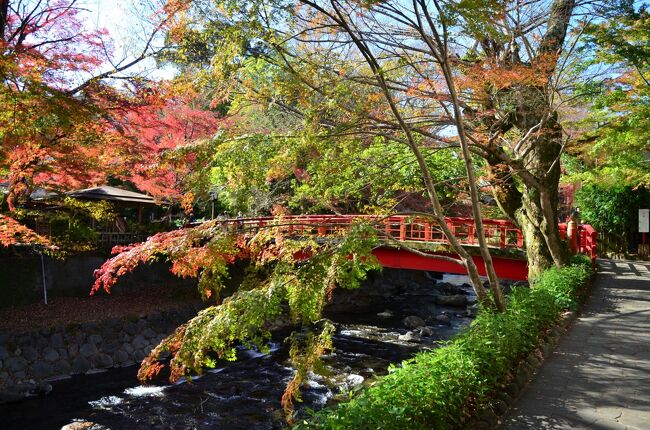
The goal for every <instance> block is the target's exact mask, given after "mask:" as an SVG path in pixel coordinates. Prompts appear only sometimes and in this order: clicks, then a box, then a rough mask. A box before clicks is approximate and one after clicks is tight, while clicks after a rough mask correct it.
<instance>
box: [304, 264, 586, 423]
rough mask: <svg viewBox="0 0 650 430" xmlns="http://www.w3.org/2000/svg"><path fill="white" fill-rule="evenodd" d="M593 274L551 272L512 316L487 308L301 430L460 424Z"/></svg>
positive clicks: (570, 269) (513, 297)
mask: <svg viewBox="0 0 650 430" xmlns="http://www.w3.org/2000/svg"><path fill="white" fill-rule="evenodd" d="M590 273H591V268H590V266H589V262H588V261H585V260H577V261H575V262H574V263H573V264H572V265H570V266H567V267H563V268H561V269H556V268H553V269H549V270H548V271H546V272H545V273H544V274H543V275H542V276H541V277H540V278H539V279H538V280H537V281H536V282H535V283H534V285H532V287H531V288H526V287H518V288H515V289H514V290H513V291H512V293H511V294H510V296H509V298H508V310H507V311H506V312H505V313H492V312H488V311H485V310H483V311H481V312H480V313H479V315H478V316H477V318H476V320H474V322H473V323H472V324H471V326H470V328H469V329H468V330H466V331H464V332H463V333H461V334H459V335H458V336H456V338H455V339H454V340H453V341H451V342H450V343H448V344H447V345H446V346H444V347H442V348H438V349H436V350H434V351H430V352H423V353H420V354H418V355H416V356H415V357H414V358H412V359H410V360H407V361H405V362H403V363H402V366H401V367H398V368H393V369H391V372H390V373H389V375H387V376H385V377H383V378H381V379H378V380H377V381H376V382H375V383H374V384H373V385H372V386H371V387H369V388H367V389H366V390H365V391H363V392H361V393H360V394H359V395H357V396H355V397H352V398H351V399H350V400H349V401H347V402H342V403H339V404H338V405H336V406H334V407H332V408H328V409H325V410H322V411H320V412H318V413H316V414H315V415H314V416H313V417H311V419H310V420H308V421H305V422H303V423H300V424H299V425H298V427H299V428H322V429H424V428H426V429H453V428H459V427H461V426H462V423H463V422H464V421H465V420H466V418H467V417H468V416H469V415H470V414H471V412H472V411H475V410H477V408H480V407H481V406H482V405H484V404H485V403H486V402H487V401H488V400H489V399H490V398H491V396H493V395H494V393H495V392H496V391H497V390H498V389H499V387H500V384H502V383H503V381H504V380H505V379H506V377H507V375H508V372H509V371H510V369H511V368H512V367H514V366H515V365H516V364H517V363H518V361H519V360H521V359H522V358H523V357H524V356H525V355H526V354H528V353H529V352H530V351H531V350H533V349H534V348H535V347H536V346H537V345H538V344H539V340H540V335H541V334H542V333H543V331H544V329H546V328H548V327H550V326H551V325H553V324H554V323H555V322H557V320H558V318H559V316H560V313H561V311H562V310H563V309H573V308H575V307H576V305H577V292H578V291H579V290H580V288H581V287H582V286H583V285H584V284H585V282H586V281H587V280H588V278H589V276H590Z"/></svg>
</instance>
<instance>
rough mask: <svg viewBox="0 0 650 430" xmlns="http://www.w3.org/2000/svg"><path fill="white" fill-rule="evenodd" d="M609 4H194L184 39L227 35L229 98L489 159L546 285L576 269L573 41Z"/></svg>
mask: <svg viewBox="0 0 650 430" xmlns="http://www.w3.org/2000/svg"><path fill="white" fill-rule="evenodd" d="M598 3H599V2H586V3H584V4H582V3H579V2H576V1H575V0H554V1H545V0H544V1H543V0H538V1H532V2H519V1H468V2H454V1H432V2H426V1H419V0H416V1H413V2H407V3H403V2H391V1H388V2H358V1H329V2H325V3H323V2H311V1H295V2H283V1H249V2H244V3H241V2H239V3H237V2H229V1H217V2H194V3H193V7H188V8H187V9H186V10H185V11H184V12H183V19H182V20H180V21H179V22H180V23H181V25H179V26H178V27H176V31H175V32H174V37H175V38H176V39H175V40H176V41H177V42H178V46H179V47H180V48H181V51H182V50H184V49H187V42H186V40H187V39H186V38H185V36H184V35H185V34H189V35H191V39H190V40H196V39H197V34H202V35H203V37H202V38H201V40H202V41H204V42H205V41H208V44H209V41H212V40H218V46H219V47H221V48H223V49H220V50H216V49H214V46H213V49H212V50H210V49H208V50H206V51H204V52H206V54H207V55H208V56H210V55H211V53H213V55H212V57H211V58H212V62H211V63H210V66H209V67H208V68H207V69H209V70H210V71H211V73H212V75H213V76H216V77H217V79H218V82H217V81H211V85H212V86H211V88H212V89H213V93H214V94H215V95H216V96H221V97H231V98H232V97H235V98H237V97H242V93H243V94H244V96H245V97H246V98H247V99H248V100H249V101H250V100H257V101H258V102H259V103H260V104H268V103H272V104H275V105H277V106H281V107H282V108H284V109H286V111H287V112H292V113H294V114H296V115H302V116H303V118H304V119H305V121H308V122H310V123H312V124H318V125H319V126H320V129H321V130H323V131H328V132H329V133H331V134H333V135H336V134H337V133H341V132H342V130H344V131H345V133H347V134H350V133H356V134H357V135H365V136H369V135H375V136H377V135H379V136H382V137H383V138H385V139H390V140H394V141H399V142H402V143H404V144H407V145H411V146H412V143H411V142H415V143H417V145H418V146H419V147H421V148H427V147H440V146H456V147H458V148H460V149H461V152H463V153H465V155H468V153H467V151H471V152H472V153H474V154H476V155H479V156H481V157H483V158H484V159H485V160H486V161H487V162H488V165H489V169H490V179H491V182H492V186H493V189H494V190H495V197H496V198H497V201H498V202H499V204H500V206H501V208H502V210H503V211H504V213H505V214H506V215H507V216H509V217H511V218H512V219H513V220H515V221H516V222H517V223H518V224H519V225H520V227H521V228H522V230H523V232H524V236H525V241H526V245H527V251H528V259H529V267H530V274H531V277H534V276H535V275H536V274H538V273H539V272H540V271H541V270H542V269H543V268H545V267H548V266H549V265H552V264H555V265H561V264H563V263H564V262H565V261H566V253H565V247H564V245H563V243H562V241H561V240H560V236H559V232H558V228H557V221H558V220H557V188H558V181H559V176H560V155H561V154H562V152H563V151H564V149H565V146H566V136H565V135H564V134H563V130H562V127H561V125H560V120H559V114H558V107H559V106H560V105H561V104H560V103H559V97H558V95H559V93H560V92H561V91H560V90H561V88H560V87H559V85H560V82H561V78H562V72H563V71H564V68H565V65H566V64H567V59H566V58H567V56H569V55H571V54H572V53H573V52H574V51H573V50H572V45H571V43H572V42H573V40H569V39H570V38H569V37H568V36H567V35H568V34H569V30H570V28H571V25H572V23H573V22H574V20H573V16H574V13H575V11H576V10H580V12H581V14H582V15H583V16H586V17H587V19H590V17H593V16H595V14H596V12H597V7H598V6H599V4H598ZM603 3H606V2H603ZM206 5H208V6H206ZM217 6H220V7H217ZM205 21H209V22H210V23H213V26H212V27H210V28H209V27H207V26H206V25H204V22H205ZM215 23H216V24H215ZM215 34H220V35H222V36H223V37H222V38H215ZM247 41H255V43H249V42H247ZM192 46H193V47H194V48H196V45H192ZM250 58H255V60H256V61H257V60H259V59H262V60H263V61H266V62H267V63H268V64H270V65H271V66H272V67H273V68H275V69H276V72H275V73H274V74H273V75H274V78H275V80H274V81H273V82H272V83H271V82H268V81H267V79H266V78H261V79H260V78H259V77H258V78H251V76H250V73H247V72H246V71H245V69H246V67H248V66H249V65H251V64H253V61H246V60H247V59H250ZM200 70H201V73H202V74H204V73H206V72H205V70H206V68H205V67H204V68H200ZM278 83H280V84H278ZM350 94H354V97H350ZM450 127H454V128H455V129H456V130H455V133H454V134H455V136H456V137H455V138H453V137H451V136H450V131H449V130H450ZM463 148H465V149H466V150H467V151H463ZM416 150H418V149H417V148H416ZM464 159H465V160H466V161H468V162H471V159H470V157H468V156H465V157H464ZM470 170H472V169H470ZM468 175H470V176H471V173H468ZM424 178H425V179H424V182H425V186H426V187H427V188H430V187H429V186H428V185H426V182H427V181H426V174H424ZM469 190H470V194H473V193H471V188H470V189H469ZM474 194H475V193H474ZM478 219H479V218H477V220H478Z"/></svg>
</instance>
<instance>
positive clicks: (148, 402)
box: [0, 270, 475, 430]
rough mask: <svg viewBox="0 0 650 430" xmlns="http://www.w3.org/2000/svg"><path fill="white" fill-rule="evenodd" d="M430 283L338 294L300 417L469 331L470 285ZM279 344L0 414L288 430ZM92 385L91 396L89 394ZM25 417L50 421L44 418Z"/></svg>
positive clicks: (380, 277) (413, 275)
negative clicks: (330, 347)
mask: <svg viewBox="0 0 650 430" xmlns="http://www.w3.org/2000/svg"><path fill="white" fill-rule="evenodd" d="M435 277H436V275H435V274H427V273H424V272H408V271H391V270H388V271H385V272H384V273H382V274H376V275H373V276H372V277H371V278H370V279H369V280H368V282H367V283H366V284H365V285H364V287H363V288H361V289H359V290H355V291H346V290H341V293H342V294H340V295H338V296H337V297H335V299H334V303H333V306H332V308H331V309H330V310H329V312H328V314H329V315H330V317H331V318H332V319H333V320H334V321H335V323H336V326H337V333H336V334H335V336H334V346H335V350H334V351H332V352H331V353H329V354H328V355H326V356H325V357H323V362H324V364H325V366H326V370H327V373H328V374H329V376H328V377H322V376H319V375H316V374H312V375H310V376H309V381H308V385H307V387H306V388H304V390H303V402H302V403H300V404H299V405H298V407H299V414H300V416H301V417H304V416H306V415H305V409H306V408H312V409H320V408H322V407H324V406H326V405H328V404H331V403H332V402H335V401H338V399H340V398H345V397H346V396H347V394H346V393H347V392H348V391H356V390H358V389H360V388H361V387H363V386H366V385H369V384H372V383H374V381H375V380H376V377H377V376H381V375H385V374H386V373H388V368H389V366H390V365H391V364H397V363H399V362H401V361H402V360H404V359H407V358H409V357H412V356H413V354H415V353H416V352H417V351H419V350H421V349H431V348H435V347H437V346H438V345H439V342H440V341H442V340H445V339H449V338H450V337H452V336H453V335H454V334H455V333H457V332H458V331H459V330H460V329H461V328H462V327H464V326H466V325H467V324H469V322H470V321H471V319H472V315H473V314H472V306H473V303H474V301H475V297H474V296H473V295H472V294H471V291H470V290H471V289H469V287H468V286H463V285H462V284H463V283H464V282H465V281H466V279H465V278H464V277H451V278H452V280H453V281H454V283H455V284H456V285H454V284H452V283H448V282H446V281H447V280H449V279H443V280H440V279H434V278H435ZM468 311H469V313H468ZM284 335H286V333H284ZM282 340H283V333H278V336H277V337H276V339H274V342H275V343H274V344H273V345H272V347H271V351H270V353H269V354H261V353H259V352H257V351H251V350H246V349H243V348H242V349H239V356H240V357H239V358H240V359H241V361H238V362H235V363H228V362H223V363H217V368H216V369H213V370H207V371H206V372H205V373H204V375H203V376H201V377H199V378H193V381H192V383H191V384H189V383H186V381H185V380H181V381H180V383H178V384H171V385H170V384H169V383H168V382H167V381H166V379H165V375H163V376H162V377H161V378H159V379H156V380H155V381H154V382H153V386H149V387H140V386H139V384H138V383H137V381H136V380H135V372H136V369H135V368H133V367H129V368H120V369H109V370H108V371H106V372H105V374H92V373H91V374H86V375H80V376H74V377H72V378H71V379H68V380H64V381H60V382H53V383H52V385H53V386H54V389H53V392H52V393H51V394H49V395H47V396H40V397H32V398H30V399H28V400H26V401H23V402H19V403H14V404H11V405H5V406H0V414H3V416H4V417H5V420H6V422H8V423H11V424H10V425H9V428H16V429H18V428H20V429H21V430H24V429H29V428H34V429H37V428H38V429H42V428H57V429H58V428H61V426H62V425H65V424H68V423H70V422H71V421H72V420H73V419H78V420H82V421H92V422H94V423H96V425H97V426H98V427H96V428H102V427H99V426H104V428H114V429H117V428H129V429H149V428H159V427H168V428H188V427H193V428H206V429H207V428H214V427H219V426H222V427H224V428H242V429H244V428H245V429H276V428H282V427H284V426H285V424H286V423H285V421H284V414H283V411H282V407H281V405H280V399H281V396H282V391H283V390H284V387H285V386H286V383H287V382H288V380H289V379H290V378H291V377H292V376H293V372H294V370H293V369H292V368H291V367H290V364H289V362H288V350H287V348H288V345H287V344H285V343H283V342H282ZM126 370H128V371H129V372H126ZM103 375H115V376H114V378H112V379H111V378H109V377H106V378H104V376H103ZM94 384H96V385H97V390H89V389H88V388H87V386H88V385H94ZM75 387H79V390H78V391H79V392H78V393H75ZM102 387H104V388H102ZM103 390H105V391H103ZM58 392H61V393H62V397H63V398H65V399H66V400H65V404H66V405H68V404H70V405H72V404H75V405H77V406H76V407H71V406H61V399H60V398H59V396H58ZM57 405H59V406H57ZM59 409H60V412H57V411H58V410H59ZM28 411H43V414H49V415H48V417H47V420H46V418H45V416H34V415H31V414H29V413H28ZM49 423H52V424H51V425H50V424H49Z"/></svg>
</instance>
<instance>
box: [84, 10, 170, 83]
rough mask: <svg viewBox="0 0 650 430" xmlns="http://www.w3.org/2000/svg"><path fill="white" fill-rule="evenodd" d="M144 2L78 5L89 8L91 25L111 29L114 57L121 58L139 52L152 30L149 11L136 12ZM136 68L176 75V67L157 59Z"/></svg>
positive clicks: (149, 73) (154, 75)
mask: <svg viewBox="0 0 650 430" xmlns="http://www.w3.org/2000/svg"><path fill="white" fill-rule="evenodd" d="M141 3H144V1H143V0H80V1H79V3H78V5H79V7H81V8H84V9H86V10H87V12H86V13H85V16H84V19H87V22H88V27H89V28H106V29H107V30H108V31H109V33H110V34H111V37H112V39H113V41H114V52H115V55H114V57H115V58H116V59H117V60H118V61H119V60H125V61H128V60H129V59H132V58H134V56H135V55H138V54H139V52H140V49H141V48H142V46H143V44H144V42H143V41H144V40H145V38H146V35H147V34H148V33H147V31H148V30H150V29H148V28H147V25H148V24H149V23H148V19H147V15H146V14H144V17H139V16H138V14H137V13H135V10H137V6H138V5H139V4H141ZM139 15H142V13H140V14H139ZM159 43H160V42H159ZM134 70H136V71H137V72H140V73H143V74H145V75H147V76H148V77H150V78H153V79H169V78H171V77H173V75H174V70H173V68H171V67H166V68H160V67H158V66H157V65H156V63H155V61H153V59H152V60H146V61H143V62H141V63H139V64H138V65H136V66H134Z"/></svg>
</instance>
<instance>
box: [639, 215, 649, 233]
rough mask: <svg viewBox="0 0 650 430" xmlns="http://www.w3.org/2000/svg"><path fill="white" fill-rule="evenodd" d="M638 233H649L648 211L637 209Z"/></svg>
mask: <svg viewBox="0 0 650 430" xmlns="http://www.w3.org/2000/svg"><path fill="white" fill-rule="evenodd" d="M639 233H650V209H639Z"/></svg>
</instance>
